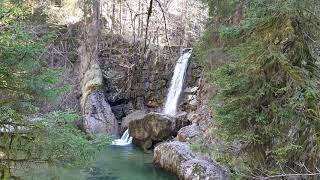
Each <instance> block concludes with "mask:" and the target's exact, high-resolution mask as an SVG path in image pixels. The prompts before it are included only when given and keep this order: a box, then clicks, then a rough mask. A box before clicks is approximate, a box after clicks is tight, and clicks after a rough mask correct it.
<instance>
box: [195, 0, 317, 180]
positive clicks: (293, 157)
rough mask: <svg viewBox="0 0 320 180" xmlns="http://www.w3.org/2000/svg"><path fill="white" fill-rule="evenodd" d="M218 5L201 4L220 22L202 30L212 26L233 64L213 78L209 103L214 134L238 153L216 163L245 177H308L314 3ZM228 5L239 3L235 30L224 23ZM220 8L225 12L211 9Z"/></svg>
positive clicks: (313, 153) (312, 167)
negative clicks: (213, 91)
mask: <svg viewBox="0 0 320 180" xmlns="http://www.w3.org/2000/svg"><path fill="white" fill-rule="evenodd" d="M223 2H224V3H223V4H221V3H222V1H216V0H208V4H209V6H210V12H211V15H215V16H220V17H222V19H226V20H225V21H221V20H219V21H212V22H211V24H209V26H212V25H214V26H217V28H216V29H217V30H218V31H219V34H220V37H221V39H222V41H223V43H224V44H223V45H224V46H223V48H224V50H226V52H228V53H230V54H232V56H233V62H232V63H229V64H227V65H225V66H223V67H221V68H219V69H218V70H217V71H216V72H215V74H214V78H215V79H214V83H215V84H216V86H217V87H218V89H219V93H218V95H217V97H216V98H215V100H214V105H213V106H214V109H215V117H216V119H217V123H218V129H219V130H218V133H219V134H220V136H221V137H223V138H224V139H225V140H226V141H227V142H235V141H237V142H241V144H242V145H241V152H240V155H235V154H229V157H225V158H224V160H226V159H227V161H226V162H227V163H229V165H231V166H232V168H233V170H235V173H236V174H237V173H240V174H242V173H244V174H246V175H248V174H250V176H252V175H253V176H258V177H260V176H267V175H274V174H278V173H289V174H292V173H297V172H298V173H310V172H311V173H316V172H317V167H319V160H320V157H319V154H320V149H319V145H320V144H319V142H320V141H319V140H320V136H319V132H320V129H319V128H320V126H319V109H320V108H319V107H320V104H319V100H320V97H319V95H320V82H319V60H320V58H319V53H317V51H319V49H318V48H319V47H320V41H319V40H320V33H319V32H320V31H319V30H320V19H319V17H320V15H319V12H318V10H317V9H318V8H319V7H320V3H319V1H316V0H307V1H300V0H291V1H285V0H280V1H279V0H271V1H270V0H254V1H232V0H229V1H223ZM235 3H236V4H238V5H239V4H241V5H242V7H241V8H242V11H243V17H242V21H241V23H240V24H239V25H238V24H237V25H235V24H234V23H233V22H232V21H230V18H226V17H228V16H230V14H231V16H232V13H234V12H235V8H236V7H237V6H235ZM221 6H223V8H222V9H227V10H226V11H223V12H222V11H221V12H218V10H219V9H220V7H221ZM238 8H239V6H238ZM228 10H229V11H228ZM220 19H221V18H220ZM204 42H207V43H208V42H209V43H210V41H208V39H204ZM204 42H202V43H204ZM204 44H206V43H204ZM200 47H201V46H200ZM242 175H243V174H242Z"/></svg>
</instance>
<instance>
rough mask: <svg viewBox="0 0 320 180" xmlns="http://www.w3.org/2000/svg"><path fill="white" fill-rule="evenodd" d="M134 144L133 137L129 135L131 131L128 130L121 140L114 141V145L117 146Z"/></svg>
mask: <svg viewBox="0 0 320 180" xmlns="http://www.w3.org/2000/svg"><path fill="white" fill-rule="evenodd" d="M131 143H132V137H130V135H129V129H127V130H126V131H125V132H124V133H123V135H122V136H121V139H115V140H113V141H112V145H116V146H126V145H129V144H131Z"/></svg>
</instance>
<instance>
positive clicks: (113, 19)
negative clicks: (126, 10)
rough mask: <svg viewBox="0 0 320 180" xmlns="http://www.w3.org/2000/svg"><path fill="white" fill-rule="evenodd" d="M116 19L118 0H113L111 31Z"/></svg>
mask: <svg viewBox="0 0 320 180" xmlns="http://www.w3.org/2000/svg"><path fill="white" fill-rule="evenodd" d="M115 20H116V2H115V0H112V17H111V24H112V25H111V33H113V31H114V25H115Z"/></svg>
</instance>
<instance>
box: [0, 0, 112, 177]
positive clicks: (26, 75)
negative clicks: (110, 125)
mask: <svg viewBox="0 0 320 180" xmlns="http://www.w3.org/2000/svg"><path fill="white" fill-rule="evenodd" d="M30 17H31V7H30V6H29V5H28V4H27V3H26V2H25V1H20V0H2V1H1V2H0V176H1V178H0V179H9V178H10V176H12V174H14V172H12V170H11V168H12V167H13V166H15V165H19V163H29V164H32V163H36V162H37V163H38V162H41V163H54V164H61V165H68V164H79V163H81V164H83V163H85V162H88V160H90V157H91V156H92V155H93V153H94V152H96V150H97V149H98V148H99V147H101V146H102V145H104V144H105V143H107V142H110V139H108V138H107V137H100V138H97V139H95V140H92V141H89V140H88V139H87V138H86V137H85V135H84V134H83V133H82V132H80V131H79V130H78V129H77V128H76V127H75V120H79V119H80V118H81V116H79V115H78V114H76V113H73V112H52V113H50V114H48V115H41V114H38V110H39V104H41V101H49V100H54V99H57V98H58V96H59V95H60V94H61V93H62V92H64V90H65V89H66V87H65V86H62V85H61V82H60V80H59V71H58V70H55V69H50V68H48V67H47V64H46V62H45V61H44V60H42V59H41V55H42V53H44V52H45V51H46V47H47V46H48V44H49V43H51V42H52V41H53V39H54V37H55V36H54V34H52V33H49V34H48V35H45V36H42V37H38V36H34V35H32V34H30V33H29V32H28V31H27V30H26V29H25V27H27V26H26V23H27V22H28V21H29V20H30ZM36 117H37V118H36ZM19 167H20V166H19ZM11 178H12V177H11Z"/></svg>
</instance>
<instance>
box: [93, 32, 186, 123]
mask: <svg viewBox="0 0 320 180" xmlns="http://www.w3.org/2000/svg"><path fill="white" fill-rule="evenodd" d="M179 48H180V47H176V48H173V51H172V54H170V51H169V50H168V49H165V48H163V49H161V50H160V49H157V48H156V47H151V48H150V49H149V50H148V51H147V52H144V50H143V48H142V46H141V44H139V43H135V44H131V43H129V42H127V41H125V40H124V39H123V38H122V37H121V36H117V35H106V36H104V37H103V44H102V45H101V48H100V49H101V52H100V54H99V60H100V64H101V68H102V74H103V81H104V84H105V91H106V97H107V100H108V102H109V103H110V105H111V108H112V111H113V112H114V114H115V116H116V117H117V119H118V120H119V121H121V119H122V118H123V117H125V116H127V115H128V114H130V113H131V112H132V111H133V110H146V111H148V110H153V111H160V110H161V109H162V105H163V103H164V100H165V97H166V94H167V89H168V87H169V85H170V80H171V76H172V74H173V68H174V65H175V63H176V60H177V58H178V57H179V51H180V50H179Z"/></svg>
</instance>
